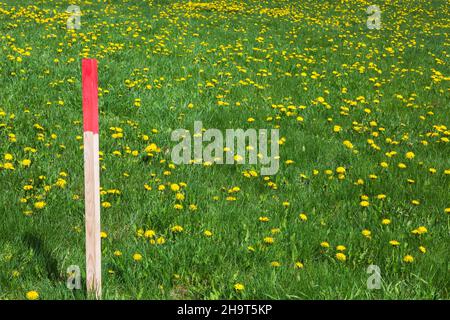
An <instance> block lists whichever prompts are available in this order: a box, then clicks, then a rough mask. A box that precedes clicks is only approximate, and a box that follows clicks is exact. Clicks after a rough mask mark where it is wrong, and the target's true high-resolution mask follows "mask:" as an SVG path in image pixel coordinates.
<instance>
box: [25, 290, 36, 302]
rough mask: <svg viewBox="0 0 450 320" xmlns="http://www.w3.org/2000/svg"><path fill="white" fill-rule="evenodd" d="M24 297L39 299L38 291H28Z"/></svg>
mask: <svg viewBox="0 0 450 320" xmlns="http://www.w3.org/2000/svg"><path fill="white" fill-rule="evenodd" d="M26 297H27V299H28V300H37V299H39V293H38V292H37V291H34V290H32V291H28V292H27V293H26Z"/></svg>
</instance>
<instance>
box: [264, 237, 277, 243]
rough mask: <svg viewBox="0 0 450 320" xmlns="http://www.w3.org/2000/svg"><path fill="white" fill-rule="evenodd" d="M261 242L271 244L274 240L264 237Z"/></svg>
mask: <svg viewBox="0 0 450 320" xmlns="http://www.w3.org/2000/svg"><path fill="white" fill-rule="evenodd" d="M263 241H264V243H265V244H273V243H274V242H275V239H274V238H272V237H265V238H264V239H263Z"/></svg>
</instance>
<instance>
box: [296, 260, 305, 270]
mask: <svg viewBox="0 0 450 320" xmlns="http://www.w3.org/2000/svg"><path fill="white" fill-rule="evenodd" d="M304 267H305V266H304V265H303V263H301V262H300V261H297V262H296V263H295V269H303V268H304Z"/></svg>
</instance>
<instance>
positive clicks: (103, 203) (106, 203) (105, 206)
mask: <svg viewBox="0 0 450 320" xmlns="http://www.w3.org/2000/svg"><path fill="white" fill-rule="evenodd" d="M102 207H103V208H105V209H106V208H110V207H111V203H110V202H108V201H104V202H102Z"/></svg>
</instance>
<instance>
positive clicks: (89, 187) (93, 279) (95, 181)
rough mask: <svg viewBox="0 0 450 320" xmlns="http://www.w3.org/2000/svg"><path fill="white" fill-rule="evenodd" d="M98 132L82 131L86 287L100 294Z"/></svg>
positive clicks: (99, 296) (99, 297)
mask: <svg viewBox="0 0 450 320" xmlns="http://www.w3.org/2000/svg"><path fill="white" fill-rule="evenodd" d="M98 152H99V138H98V134H94V133H93V132H91V131H87V132H85V133H84V181H85V218H86V223H85V224H86V287H87V290H88V292H89V293H95V296H96V298H97V299H101V294H102V287H101V283H102V274H101V239H100V163H99V154H98Z"/></svg>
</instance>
